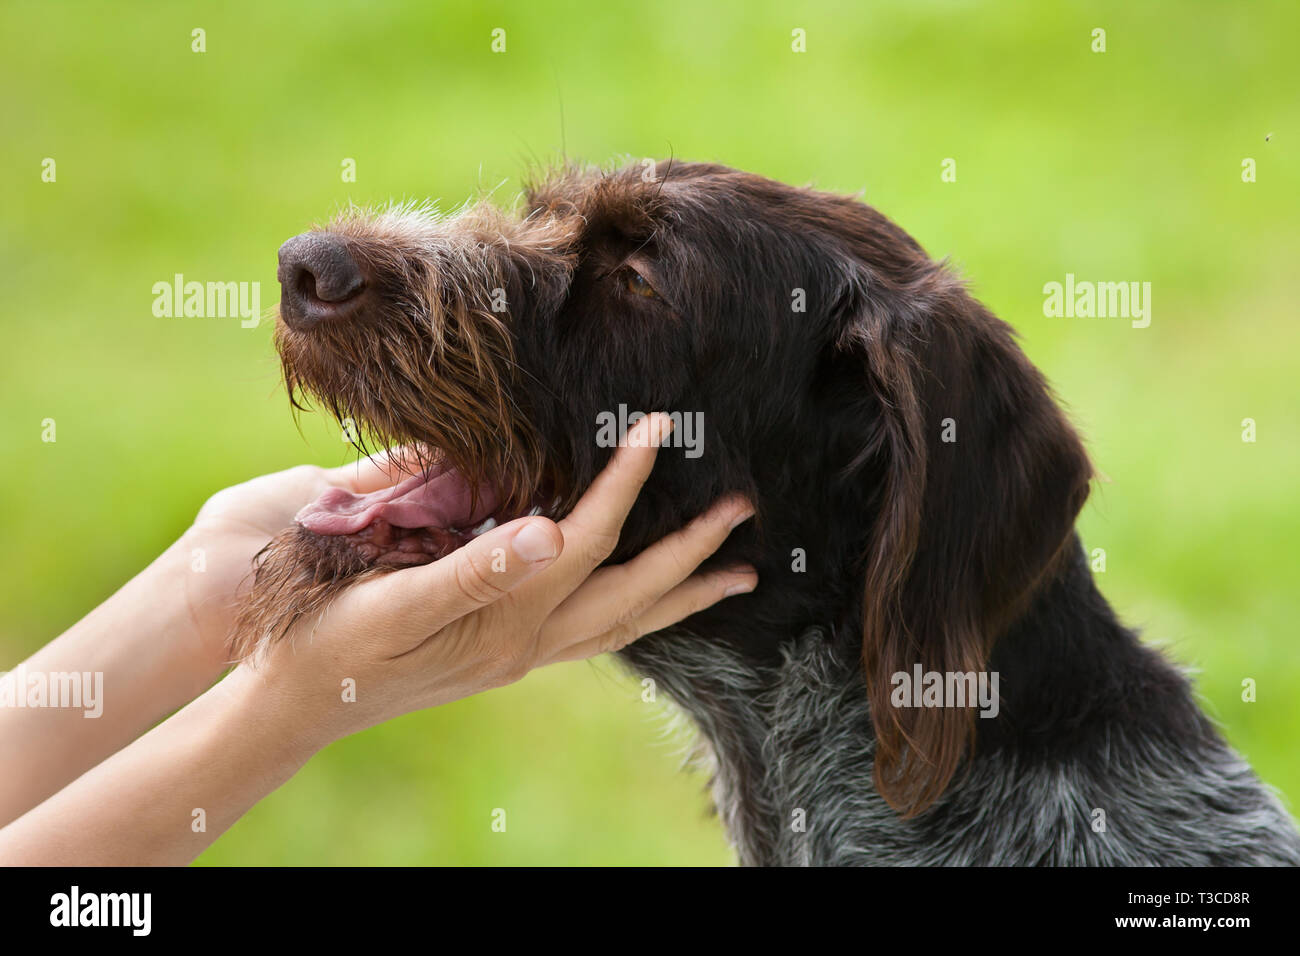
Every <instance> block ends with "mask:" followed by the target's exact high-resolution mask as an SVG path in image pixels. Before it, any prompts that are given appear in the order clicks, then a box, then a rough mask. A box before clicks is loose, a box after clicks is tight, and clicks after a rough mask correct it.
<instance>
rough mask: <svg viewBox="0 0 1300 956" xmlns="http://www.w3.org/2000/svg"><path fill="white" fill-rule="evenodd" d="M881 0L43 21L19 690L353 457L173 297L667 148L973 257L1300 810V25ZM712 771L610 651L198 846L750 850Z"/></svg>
mask: <svg viewBox="0 0 1300 956" xmlns="http://www.w3.org/2000/svg"><path fill="white" fill-rule="evenodd" d="M864 6H865V5H858V4H847V3H844V4H833V3H799V4H794V3H785V4H782V3H771V2H746V3H734V4H707V3H700V2H698V0H692V2H669V3H642V2H633V3H613V2H600V3H596V2H591V3H587V4H584V5H578V4H567V3H547V2H539V0H531V2H518V3H476V4H474V5H473V6H472V8H468V7H467V5H463V4H455V5H453V4H442V3H360V2H358V3H354V4H346V3H324V2H320V0H315V2H310V3H306V2H304V3H299V4H279V3H265V2H256V3H247V2H231V3H223V4H220V5H215V4H201V3H168V4H158V5H148V6H145V5H143V4H126V3H121V4H99V3H96V4H80V3H63V4H53V3H25V2H13V0H9V2H7V3H6V4H5V5H4V6H3V8H0V38H2V39H0V53H2V54H3V55H2V56H0V90H3V92H2V93H0V98H2V99H0V103H2V105H3V114H2V115H0V129H2V130H3V139H2V140H0V163H2V164H3V165H2V167H0V168H2V169H3V175H4V184H3V193H2V195H3V212H2V213H0V274H2V275H3V278H4V293H3V297H2V300H0V301H2V305H0V321H2V322H3V332H4V338H5V342H4V348H3V354H2V355H0V363H2V365H0V367H2V368H3V376H2V377H0V408H3V410H4V411H3V415H0V438H3V446H2V447H4V448H5V449H6V450H7V452H8V456H7V460H8V462H9V467H7V468H5V469H3V471H2V472H0V502H3V506H2V507H3V511H4V529H5V531H4V533H5V537H6V539H7V540H8V541H9V542H10V543H9V546H7V547H5V548H3V549H0V580H4V581H5V582H7V584H6V587H5V589H4V591H5V600H4V604H3V608H4V614H3V617H0V669H8V668H10V667H12V666H13V665H14V664H16V663H17V662H18V661H19V660H20V659H21V658H23V657H24V656H26V655H27V654H28V653H30V652H31V651H33V650H35V649H36V648H37V647H39V646H40V645H41V644H43V643H44V642H46V641H48V640H49V639H51V638H52V637H54V636H55V635H56V634H58V633H59V632H60V631H61V630H62V629H64V628H65V627H67V626H68V625H70V624H71V623H72V622H73V621H75V620H76V619H77V618H78V617H80V616H81V615H82V614H84V613H85V612H86V611H88V610H89V609H90V608H91V607H93V606H94V605H95V604H96V603H97V602H99V601H101V600H102V599H103V598H104V597H106V596H107V595H108V594H110V593H111V592H112V591H113V590H114V589H115V588H116V587H118V586H119V585H120V584H121V583H122V582H123V581H125V580H126V579H127V578H128V577H130V576H131V575H132V574H133V573H134V572H135V571H136V570H138V569H139V568H141V567H142V566H143V565H145V564H146V563H148V561H149V560H151V558H152V557H153V556H154V555H156V554H157V553H158V552H159V551H161V550H162V549H163V548H164V547H165V546H166V545H167V544H168V543H169V542H170V541H172V540H173V539H174V538H175V537H176V536H177V535H178V534H179V533H180V532H181V530H182V529H183V528H184V527H185V526H186V524H187V523H188V522H189V520H190V519H191V518H192V517H193V514H194V512H195V510H196V509H197V508H198V506H199V505H200V504H201V503H202V502H203V500H204V499H205V498H206V497H207V496H208V495H209V494H211V493H212V492H214V491H216V490H218V489H220V488H222V487H224V486H226V485H229V484H232V483H234V482H237V481H240V480H242V479H244V478H247V477H249V476H252V475H256V474H260V473H263V472H267V471H271V470H276V469H280V468H284V467H287V466H289V465H293V464H296V463H299V462H302V461H312V462H317V463H320V464H338V463H340V462H342V461H345V460H348V458H349V450H348V448H347V446H345V445H344V444H343V443H342V442H341V441H340V440H339V437H338V433H337V429H336V428H334V427H331V426H329V425H328V424H327V423H326V422H324V421H323V420H322V419H321V418H320V417H319V416H308V417H307V418H305V419H304V429H303V430H304V434H301V435H300V434H299V432H298V430H297V429H296V427H295V425H294V423H293V421H292V419H291V416H290V415H289V412H288V408H287V405H286V402H285V397H284V395H283V389H282V388H281V387H280V386H279V384H278V366H277V364H276V362H275V359H274V356H273V352H272V348H271V343H270V325H269V323H263V324H262V325H261V326H260V327H259V328H256V329H243V328H241V327H240V324H239V321H238V319H160V318H155V317H154V315H153V313H152V308H151V307H152V302H153V297H152V293H151V287H152V285H153V283H155V282H157V281H160V280H163V281H167V280H170V278H171V277H172V276H173V275H174V274H175V273H178V272H179V273H183V274H184V275H185V276H186V277H187V278H188V279H195V280H198V281H209V280H216V281H257V282H260V283H261V288H262V305H263V307H264V308H268V309H269V308H270V307H271V306H273V305H274V303H275V301H276V300H277V298H278V286H277V285H276V282H275V263H276V258H275V252H276V249H277V247H278V246H279V244H280V243H281V242H282V241H283V240H284V239H285V238H287V237H289V236H291V235H294V234H295V233H297V232H299V231H301V230H303V229H304V228H305V227H306V226H308V225H309V224H310V223H312V222H313V221H315V220H318V219H320V218H322V217H325V216H327V215H328V214H329V213H330V212H331V211H333V210H334V209H335V208H336V207H337V206H338V205H339V204H341V203H345V202H347V201H348V200H350V199H355V200H358V201H362V202H370V201H381V200H387V199H389V198H392V197H396V198H411V197H416V198H423V197H426V196H430V197H441V198H442V199H444V200H445V201H447V202H453V203H454V202H458V201H460V200H461V199H464V198H465V197H466V196H468V195H470V194H472V193H474V192H477V191H480V190H487V189H492V188H494V187H498V186H499V188H497V191H496V196H497V197H499V198H500V199H502V200H503V201H506V202H509V201H510V200H511V199H512V197H514V196H515V194H516V193H517V191H518V188H519V176H520V174H521V173H522V172H524V171H525V169H526V167H527V166H528V164H529V163H531V162H535V161H538V160H540V161H543V162H545V161H549V160H552V159H554V158H555V157H557V156H558V155H559V153H560V151H561V149H566V150H567V153H568V155H570V156H572V157H581V158H584V159H588V160H592V161H600V162H604V161H608V160H610V159H613V158H616V157H618V156H620V155H629V156H633V157H642V156H666V155H669V154H672V155H676V156H678V157H684V158H692V159H709V160H718V161H722V162H725V163H728V164H731V165H734V166H739V167H744V168H747V169H750V170H753V171H756V172H760V173H763V174H766V175H768V176H771V177H774V178H778V179H782V180H786V181H789V182H795V183H814V184H816V185H818V186H820V187H823V188H827V189H835V190H841V191H848V192H851V191H857V190H865V196H866V199H867V200H868V201H869V202H871V203H872V204H874V205H876V206H878V207H879V208H881V209H882V210H884V211H885V212H886V213H887V214H889V215H891V216H892V217H893V218H895V219H896V220H898V221H899V222H900V223H902V224H903V225H904V226H905V227H906V228H907V229H908V230H910V231H911V232H912V233H913V234H914V235H915V236H916V237H917V238H918V239H919V240H920V241H921V242H922V243H923V244H924V245H925V246H926V247H927V248H928V249H929V250H930V251H931V252H932V253H933V254H934V255H936V256H950V257H951V258H952V260H953V263H954V265H956V266H957V267H959V268H960V269H961V270H962V271H963V272H964V273H965V274H966V275H967V276H969V277H970V279H971V281H972V284H973V288H974V290H975V292H976V294H977V295H978V296H980V297H981V298H982V299H983V300H984V301H985V302H986V303H988V304H989V305H990V306H991V307H992V308H993V310H994V311H995V312H997V313H998V314H1000V315H1001V316H1003V317H1004V318H1006V319H1008V320H1009V321H1011V322H1012V323H1013V324H1015V325H1016V326H1017V327H1018V328H1019V329H1020V330H1021V332H1022V334H1023V341H1024V345H1025V348H1026V350H1027V351H1028V352H1029V354H1030V356H1031V357H1032V358H1033V359H1034V360H1035V361H1036V362H1037V363H1038V364H1039V365H1040V366H1041V367H1042V368H1043V369H1044V370H1045V371H1046V373H1047V374H1048V376H1049V377H1050V378H1051V380H1052V381H1053V382H1054V384H1055V386H1056V387H1057V389H1058V391H1059V393H1060V395H1061V396H1062V398H1063V399H1064V400H1065V402H1066V403H1067V404H1068V406H1069V407H1070V410H1071V414H1072V415H1073V417H1074V419H1075V421H1076V422H1077V423H1078V424H1079V425H1080V427H1081V428H1082V429H1083V431H1084V432H1085V434H1086V435H1087V437H1088V439H1089V443H1090V447H1091V450H1092V452H1093V455H1094V456H1095V460H1096V463H1097V466H1098V467H1099V469H1100V470H1101V471H1102V472H1103V473H1104V474H1105V475H1106V476H1108V478H1109V482H1108V483H1104V484H1101V485H1099V486H1098V487H1097V489H1096V491H1095V492H1094V496H1093V498H1092V501H1091V503H1090V504H1089V506H1088V508H1087V512H1086V514H1085V515H1084V518H1083V522H1082V528H1083V532H1084V535H1085V541H1086V543H1087V544H1088V546H1089V547H1100V548H1105V550H1106V552H1107V570H1106V572H1105V574H1103V575H1101V576H1100V578H1099V580H1100V582H1101V586H1102V587H1103V589H1104V590H1105V592H1106V594H1107V595H1108V596H1109V597H1110V598H1111V600H1112V601H1113V602H1114V603H1115V604H1116V606H1117V607H1118V608H1119V609H1120V611H1121V613H1122V614H1123V615H1124V616H1125V618H1126V619H1127V620H1128V621H1130V622H1131V623H1133V624H1135V625H1138V626H1140V627H1142V628H1144V629H1145V632H1146V634H1147V636H1148V638H1149V639H1151V640H1157V641H1160V642H1161V643H1163V644H1165V645H1166V646H1167V648H1168V650H1169V652H1170V653H1171V654H1172V655H1173V656H1174V657H1175V658H1177V659H1178V660H1180V661H1182V662H1185V663H1186V664H1187V665H1189V666H1192V667H1194V668H1197V669H1199V671H1200V678H1199V680H1200V691H1201V694H1202V696H1203V698H1204V702H1205V705H1206V707H1207V708H1208V710H1209V711H1210V713H1211V714H1213V715H1214V716H1215V717H1216V719H1217V720H1219V721H1220V722H1221V723H1222V725H1223V727H1224V729H1225V731H1226V733H1227V735H1228V737H1229V739H1230V740H1231V741H1232V742H1233V743H1234V744H1235V745H1236V746H1237V747H1239V748H1240V749H1241V750H1242V751H1243V752H1244V753H1245V754H1246V755H1247V757H1248V758H1249V759H1250V760H1251V762H1252V763H1253V764H1254V766H1255V767H1256V768H1257V770H1258V771H1259V773H1260V774H1261V776H1262V777H1263V778H1264V779H1265V780H1267V781H1268V782H1270V783H1272V784H1274V785H1275V786H1277V787H1278V788H1279V789H1280V790H1282V791H1283V793H1284V794H1285V795H1287V796H1288V797H1290V798H1291V800H1295V799H1297V798H1300V761H1297V759H1296V743H1297V740H1298V739H1300V699H1297V695H1298V694H1300V654H1298V653H1297V642H1296V634H1295V604H1296V600H1297V596H1296V587H1295V584H1296V581H1295V578H1296V567H1297V562H1296V558H1295V548H1296V542H1297V541H1300V508H1297V506H1296V500H1295V493H1296V492H1295V489H1296V476H1297V455H1298V453H1300V423H1298V422H1297V416H1296V411H1297V403H1296V379H1297V375H1296V373H1297V368H1298V366H1300V361H1298V360H1297V345H1298V344H1300V330H1298V327H1297V322H1296V305H1295V303H1296V300H1297V293H1298V292H1300V283H1298V282H1297V278H1296V276H1297V271H1298V270H1297V263H1296V257H1297V255H1300V241H1298V240H1300V190H1298V189H1297V188H1296V185H1297V171H1298V164H1300V159H1298V158H1297V157H1298V155H1300V154H1298V153H1297V150H1296V142H1297V137H1300V123H1298V121H1300V96H1298V95H1297V94H1298V93H1300V84H1297V76H1298V72H1297V68H1296V60H1295V51H1294V45H1295V40H1296V36H1297V32H1298V29H1300V8H1297V7H1296V5H1295V4H1294V3H1259V2H1256V3H1251V4H1231V3H1226V2H1225V3H1222V4H1211V3H1188V2H1167V3H1143V4H1140V5H1137V4H1130V3H1091V4H1087V5H1084V4H1071V3H1050V4H1049V3H1043V2H1007V3H997V4H992V3H990V4H987V5H981V4H975V3H962V2H942V3H941V2H915V0H912V2H899V3H896V4H889V5H886V4H872V5H871V9H869V10H868V9H863V7H864ZM196 27H201V28H203V29H204V30H206V44H207V52H206V53H202V54H197V53H193V52H191V31H192V30H193V29H194V28H196ZM498 27H500V28H503V29H505V30H506V42H507V48H506V52H505V53H500V54H494V53H493V52H491V49H490V42H491V31H492V30H493V29H494V28H498ZM1097 27H1101V28H1104V29H1105V30H1106V44H1107V50H1106V52H1105V53H1094V52H1092V51H1091V49H1090V47H1091V44H1092V36H1091V31H1092V30H1093V29H1094V28H1097ZM794 28H802V29H804V30H805V31H806V34H807V52H806V53H794V52H792V51H791V31H792V29H794ZM45 157H52V158H54V159H55V160H56V162H57V182H55V183H44V182H42V181H41V175H40V174H41V162H42V160H43V159H44V158H45ZM348 157H350V158H353V159H355V161H356V164H357V181H356V182H355V183H345V182H342V177H341V175H340V172H341V163H342V161H343V160H344V158H348ZM947 157H952V158H953V159H955V160H956V167H957V181H956V182H955V183H944V182H941V180H940V164H941V162H942V161H943V160H944V159H945V158H947ZM1246 157H1251V158H1254V159H1255V160H1256V161H1257V169H1258V173H1257V175H1258V181H1257V182H1255V183H1249V184H1248V183H1243V182H1242V178H1241V168H1242V167H1241V164H1242V160H1243V159H1244V158H1246ZM1067 272H1073V273H1075V274H1076V275H1077V276H1078V277H1079V278H1080V279H1097V280H1142V281H1150V282H1151V283H1152V284H1153V318H1152V322H1151V326H1150V327H1149V328H1147V329H1132V328H1130V326H1129V323H1128V322H1127V321H1125V320H1122V319H1108V320H1102V319H1049V318H1044V316H1043V310H1042V303H1043V294H1042V286H1043V284H1044V283H1045V282H1048V281H1053V280H1055V281H1061V280H1063V278H1064V275H1065V273H1067ZM1247 417H1249V418H1253V419H1255V421H1256V422H1257V427H1258V441H1257V442H1255V443H1253V444H1250V443H1244V442H1243V441H1242V439H1241V422H1242V419H1244V418H1247ZM45 418H54V419H55V420H56V421H57V423H58V442H57V443H56V444H44V443H42V442H41V440H40V432H41V421H42V419H45ZM1245 678H1254V679H1255V680H1256V681H1257V682H1258V701H1257V702H1255V703H1244V702H1243V701H1242V700H1241V682H1242V680H1243V679H1245ZM681 753H682V747H681V744H680V741H678V740H676V739H674V738H672V737H670V736H665V734H664V716H663V714H662V712H661V711H660V710H658V709H656V708H654V707H651V706H648V705H645V704H642V703H641V702H640V697H639V686H638V685H637V684H635V683H634V682H632V681H630V680H629V679H627V678H626V677H625V676H623V675H622V674H621V673H620V671H619V668H618V667H617V666H616V665H615V664H614V663H612V662H611V661H608V660H603V661H599V662H596V663H587V664H576V665H565V666H561V667H556V668H552V669H548V670H544V671H541V672H538V673H535V674H533V675H531V676H530V677H529V678H527V679H526V680H525V681H523V682H522V683H521V684H519V685H516V686H513V687H510V688H508V689H505V690H501V691H497V692H494V693H491V694H488V695H485V696H482V697H480V698H478V699H473V700H468V701H464V702H461V703H458V704H455V705H452V706H448V707H443V708H441V709H439V710H437V711H431V712H427V713H421V714H416V715H413V716H410V717H406V718H404V719H401V720H397V721H394V722H393V723H390V724H388V725H386V726H383V727H380V728H377V729H374V730H372V731H370V732H368V733H365V734H362V735H360V736H357V737H354V738H352V739H350V740H347V741H344V742H342V743H339V744H337V745H335V746H333V747H331V748H329V749H328V750H326V751H325V752H323V753H322V754H320V755H319V756H318V757H317V758H316V759H315V760H313V761H312V762H311V763H310V764H309V765H308V766H307V768H306V769H305V770H304V771H303V772H302V773H300V774H299V775H298V776H297V777H296V778H295V779H294V780H293V781H291V782H290V783H289V784H288V785H286V786H285V787H283V788H282V789H281V790H279V791H278V792H277V793H275V794H274V795H273V796H271V797H270V798H269V799H267V800H266V801H264V802H263V803H262V804H260V805H259V806H258V807H256V808H255V809H254V810H253V811H252V812H251V813H249V814H248V815H247V817H245V818H244V819H243V820H242V821H241V822H240V823H239V824H238V825H236V826H235V827H234V829H233V830H232V831H231V832H230V833H229V834H228V835H226V836H225V837H224V838H223V839H221V840H220V841H219V842H218V843H217V844H216V845H215V846H214V847H213V848H212V849H211V850H210V851H209V852H208V853H206V854H205V855H204V856H203V857H202V858H201V861H202V862H205V863H210V864H217V863H220V864H227V863H248V864H276V863H326V864H334V863H339V864H342V863H358V864H370V863H376V864H377V863H397V864H405V863H449V864H460V863H490V864H526V863H611V864H612V863H636V864H659V863H703V864H715V863H725V862H728V861H730V859H731V856H730V853H729V851H728V849H727V847H726V843H725V840H724V838H723V835H722V833H721V830H720V828H719V826H718V824H717V822H716V821H715V820H713V819H712V818H711V817H710V815H709V810H708V801H707V799H706V797H705V795H704V784H705V781H704V780H703V779H702V777H701V776H699V775H698V774H682V773H679V772H678V771H677V768H678V765H679V763H680V759H681ZM496 807H503V808H506V809H507V811H508V813H509V828H508V831H507V832H506V833H504V834H502V833H494V832H492V829H491V826H490V823H491V816H490V815H491V812H492V810H493V808H496Z"/></svg>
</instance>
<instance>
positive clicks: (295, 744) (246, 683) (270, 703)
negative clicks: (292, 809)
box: [210, 661, 333, 769]
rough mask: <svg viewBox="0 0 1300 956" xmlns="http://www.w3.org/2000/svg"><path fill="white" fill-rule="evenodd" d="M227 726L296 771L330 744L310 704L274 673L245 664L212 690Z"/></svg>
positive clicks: (329, 736)
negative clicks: (244, 731) (261, 742)
mask: <svg viewBox="0 0 1300 956" xmlns="http://www.w3.org/2000/svg"><path fill="white" fill-rule="evenodd" d="M210 693H213V694H215V695H218V696H219V697H220V698H221V706H222V708H223V710H224V712H225V715H226V720H227V722H230V723H232V724H233V725H234V726H236V727H242V728H248V729H249V730H250V731H251V732H253V733H255V734H257V735H258V736H259V737H261V738H262V739H264V740H265V741H266V742H267V747H268V748H269V750H270V752H271V754H272V755H273V757H274V758H275V760H276V761H277V762H280V763H283V764H284V765H285V766H288V767H292V768H293V769H296V768H297V767H300V766H302V765H303V764H305V763H306V762H307V761H308V760H310V759H311V758H312V757H313V756H314V755H315V754H316V753H317V752H318V751H320V750H322V749H324V747H325V746H326V745H328V744H330V743H332V742H333V737H332V736H331V735H330V734H329V733H327V732H326V731H325V730H324V729H323V722H322V721H320V720H318V719H316V718H315V716H314V713H313V711H314V708H313V706H312V702H311V701H310V700H309V699H307V698H305V697H304V695H302V694H300V693H298V692H296V691H295V690H294V689H293V688H291V687H290V686H288V685H287V683H286V682H285V681H283V680H281V679H280V678H279V677H278V676H277V675H276V674H275V673H274V672H272V671H270V670H268V669H264V668H259V667H258V666H256V665H253V664H250V663H249V662H247V661H245V662H243V663H241V664H239V665H238V666H237V667H235V668H234V669H232V670H231V671H230V673H229V674H227V675H226V677H225V678H224V679H223V680H222V681H221V683H219V684H217V685H216V686H215V687H213V688H212V691H210Z"/></svg>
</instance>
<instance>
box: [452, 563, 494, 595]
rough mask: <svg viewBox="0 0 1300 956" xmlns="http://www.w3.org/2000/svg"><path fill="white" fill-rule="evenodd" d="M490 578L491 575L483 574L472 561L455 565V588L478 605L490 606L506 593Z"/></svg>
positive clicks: (481, 569) (478, 566)
mask: <svg viewBox="0 0 1300 956" xmlns="http://www.w3.org/2000/svg"><path fill="white" fill-rule="evenodd" d="M492 578H493V575H492V574H491V573H490V572H484V570H483V568H482V567H481V566H480V565H479V564H478V562H476V561H474V560H473V559H470V560H467V561H460V562H457V564H456V587H457V588H459V589H460V592H461V593H462V594H464V595H465V596H466V597H467V598H469V599H470V600H472V601H474V602H476V603H478V604H491V603H492V602H494V601H496V600H498V599H499V598H500V597H501V596H502V595H504V594H505V593H506V589H505V588H504V587H503V586H502V585H501V584H499V583H497V582H496V581H494V580H493V579H492Z"/></svg>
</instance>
